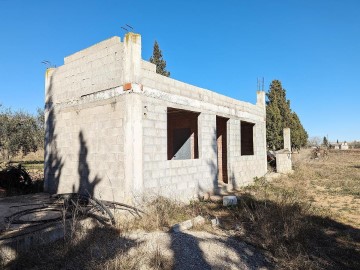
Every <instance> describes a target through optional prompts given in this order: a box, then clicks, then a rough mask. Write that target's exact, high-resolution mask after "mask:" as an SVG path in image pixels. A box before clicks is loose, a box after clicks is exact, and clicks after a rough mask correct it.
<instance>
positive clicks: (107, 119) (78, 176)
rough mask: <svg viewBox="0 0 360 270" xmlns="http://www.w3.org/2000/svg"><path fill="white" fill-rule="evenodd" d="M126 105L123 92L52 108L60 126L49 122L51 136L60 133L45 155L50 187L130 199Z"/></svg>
mask: <svg viewBox="0 0 360 270" xmlns="http://www.w3.org/2000/svg"><path fill="white" fill-rule="evenodd" d="M124 107H125V101H124V97H122V96H119V97H114V98H111V99H107V100H100V101H95V102H89V103H84V104H80V105H79V104H78V105H75V106H62V107H60V106H58V107H54V108H53V109H52V110H54V114H53V115H54V119H53V122H54V124H53V127H54V128H53V130H49V127H48V130H47V136H49V135H50V134H52V135H53V136H54V137H55V139H54V140H53V141H51V142H49V143H47V149H46V157H45V158H46V160H45V182H46V183H45V189H46V190H47V191H48V192H51V193H68V192H80V193H85V194H90V195H92V196H95V197H97V198H103V199H104V198H105V199H111V200H112V199H116V200H119V201H124V200H125V193H126V192H128V190H125V188H126V185H125V173H124V156H125V155H124V128H123V125H124ZM47 121H49V112H48V115H47ZM47 140H48V138H47ZM56 161H59V163H58V164H57V166H54V165H53V164H54V163H56Z"/></svg>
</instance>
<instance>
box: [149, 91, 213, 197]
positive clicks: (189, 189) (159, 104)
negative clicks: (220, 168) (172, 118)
mask: <svg viewBox="0 0 360 270" xmlns="http://www.w3.org/2000/svg"><path fill="white" fill-rule="evenodd" d="M174 105H175V104H174V103H171V102H164V101H163V100H159V99H153V98H150V97H144V96H142V106H143V108H142V111H143V144H144V148H143V156H144V160H143V185H144V193H145V194H147V195H148V196H149V195H150V196H151V195H164V196H168V197H172V198H176V199H180V200H189V199H191V198H194V197H196V196H197V195H198V193H199V192H202V191H204V192H205V191H206V192H207V191H211V190H212V188H213V181H214V179H215V178H214V177H216V170H215V167H216V153H215V147H216V137H215V136H216V128H215V125H216V118H215V117H216V116H215V115H214V114H207V113H201V114H200V115H199V117H198V131H199V137H198V140H199V158H198V159H187V160H168V155H167V108H168V107H174ZM179 109H184V110H190V109H191V110H193V111H194V109H195V108H190V107H181V108H179ZM214 132H215V133H214Z"/></svg>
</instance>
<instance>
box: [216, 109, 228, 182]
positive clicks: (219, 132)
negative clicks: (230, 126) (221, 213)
mask: <svg viewBox="0 0 360 270" xmlns="http://www.w3.org/2000/svg"><path fill="white" fill-rule="evenodd" d="M228 120H229V118H224V117H220V116H216V142H217V162H218V166H217V167H218V183H221V182H222V183H226V184H227V183H228V171H227V121H228Z"/></svg>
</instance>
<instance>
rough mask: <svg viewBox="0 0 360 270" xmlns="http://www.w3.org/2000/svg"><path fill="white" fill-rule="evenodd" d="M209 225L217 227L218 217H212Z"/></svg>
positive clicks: (218, 223)
mask: <svg viewBox="0 0 360 270" xmlns="http://www.w3.org/2000/svg"><path fill="white" fill-rule="evenodd" d="M211 225H212V226H213V227H218V226H219V225H220V222H219V219H218V218H214V219H212V220H211Z"/></svg>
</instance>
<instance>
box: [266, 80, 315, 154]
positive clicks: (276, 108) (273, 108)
mask: <svg viewBox="0 0 360 270" xmlns="http://www.w3.org/2000/svg"><path fill="white" fill-rule="evenodd" d="M266 96H267V98H268V101H267V102H266V141H267V144H268V147H269V148H270V149H275V150H278V149H282V148H283V129H284V128H286V127H289V128H290V129H291V144H292V147H295V148H300V147H302V146H305V145H306V142H307V138H308V134H307V132H306V131H305V129H304V127H303V126H302V124H301V122H300V119H299V117H298V116H297V114H296V113H295V112H292V111H291V109H290V101H289V100H287V99H286V90H285V89H284V88H283V87H282V85H281V82H280V81H279V80H273V81H272V82H271V84H270V89H269V92H268V93H267V94H266Z"/></svg>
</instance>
